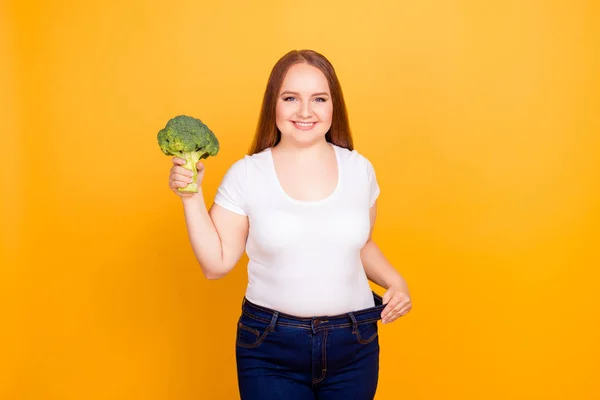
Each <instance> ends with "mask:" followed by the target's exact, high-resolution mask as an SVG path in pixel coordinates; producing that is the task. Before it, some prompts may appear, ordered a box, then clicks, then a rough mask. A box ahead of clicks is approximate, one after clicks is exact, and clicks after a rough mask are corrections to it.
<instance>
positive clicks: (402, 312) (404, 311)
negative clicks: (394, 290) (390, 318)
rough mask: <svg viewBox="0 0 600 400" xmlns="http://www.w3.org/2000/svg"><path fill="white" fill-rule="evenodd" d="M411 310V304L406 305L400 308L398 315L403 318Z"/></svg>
mask: <svg viewBox="0 0 600 400" xmlns="http://www.w3.org/2000/svg"><path fill="white" fill-rule="evenodd" d="M411 309H412V305H411V304H407V305H405V306H404V307H402V308H401V309H400V310H399V311H398V315H399V316H401V317H403V316H405V315H406V314H408V312H409V311H410V310H411Z"/></svg>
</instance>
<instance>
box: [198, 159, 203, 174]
mask: <svg viewBox="0 0 600 400" xmlns="http://www.w3.org/2000/svg"><path fill="white" fill-rule="evenodd" d="M196 169H197V170H198V172H201V171H203V170H204V163H203V162H202V161H198V163H196Z"/></svg>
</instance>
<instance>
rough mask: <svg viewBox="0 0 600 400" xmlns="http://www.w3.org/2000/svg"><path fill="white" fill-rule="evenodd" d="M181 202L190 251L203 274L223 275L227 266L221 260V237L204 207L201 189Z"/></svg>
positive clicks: (211, 275)
mask: <svg viewBox="0 0 600 400" xmlns="http://www.w3.org/2000/svg"><path fill="white" fill-rule="evenodd" d="M182 202H183V209H184V214H185V222H186V226H187V232H188V237H189V240H190V244H191V246H192V251H193V252H194V255H195V256H196V259H197V260H198V262H199V263H200V268H201V269H202V272H203V273H204V276H205V277H207V278H208V279H216V278H219V277H221V276H223V275H225V274H226V273H227V271H228V270H229V268H227V267H226V265H225V263H224V261H223V247H222V243H221V239H220V237H219V234H218V232H217V229H216V227H215V225H214V223H213V221H212V219H211V217H210V215H209V213H208V210H207V208H206V203H205V202H204V196H203V193H202V189H199V192H198V193H197V194H195V195H194V196H193V197H190V198H184V199H182Z"/></svg>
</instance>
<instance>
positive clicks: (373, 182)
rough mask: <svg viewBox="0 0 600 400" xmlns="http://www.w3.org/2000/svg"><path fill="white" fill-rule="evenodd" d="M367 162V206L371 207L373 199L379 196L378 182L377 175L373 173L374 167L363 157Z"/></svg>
mask: <svg viewBox="0 0 600 400" xmlns="http://www.w3.org/2000/svg"><path fill="white" fill-rule="evenodd" d="M365 161H366V164H367V178H368V184H369V208H370V207H373V204H375V200H377V197H379V184H378V183H377V177H376V175H375V169H374V168H373V164H371V162H370V161H369V160H368V159H367V158H365Z"/></svg>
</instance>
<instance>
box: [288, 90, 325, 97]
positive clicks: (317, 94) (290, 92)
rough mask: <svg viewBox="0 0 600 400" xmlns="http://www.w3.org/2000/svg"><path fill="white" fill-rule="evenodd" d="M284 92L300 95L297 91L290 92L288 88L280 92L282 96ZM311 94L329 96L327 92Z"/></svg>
mask: <svg viewBox="0 0 600 400" xmlns="http://www.w3.org/2000/svg"><path fill="white" fill-rule="evenodd" d="M284 94H294V95H296V96H299V95H300V93H298V92H290V91H289V90H286V91H285V92H281V96H283V95H284ZM312 96H329V93H326V92H320V93H314V94H313V95H312Z"/></svg>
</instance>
